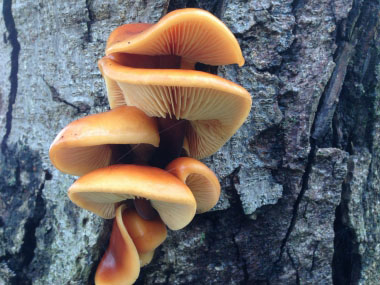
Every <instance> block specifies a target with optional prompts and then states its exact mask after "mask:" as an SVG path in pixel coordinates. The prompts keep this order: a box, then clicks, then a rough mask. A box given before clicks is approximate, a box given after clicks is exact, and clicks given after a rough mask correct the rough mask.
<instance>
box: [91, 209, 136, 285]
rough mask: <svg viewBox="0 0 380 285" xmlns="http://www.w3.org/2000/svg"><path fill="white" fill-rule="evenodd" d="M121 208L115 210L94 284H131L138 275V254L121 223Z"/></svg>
mask: <svg viewBox="0 0 380 285" xmlns="http://www.w3.org/2000/svg"><path fill="white" fill-rule="evenodd" d="M123 210H124V207H119V208H118V209H117V210H116V219H115V221H114V223H113V227H112V233H111V238H110V242H109V246H108V249H107V251H106V252H105V254H104V255H103V257H102V260H101V261H100V263H99V265H98V268H97V270H96V274H95V284H96V285H103V284H107V285H124V284H125V285H126V284H133V283H134V282H135V281H136V279H137V277H138V276H139V273H140V261H139V254H138V252H137V249H136V246H135V245H134V243H133V240H132V239H131V237H130V234H129V233H128V231H127V229H126V227H125V226H124V224H123V219H122V212H123Z"/></svg>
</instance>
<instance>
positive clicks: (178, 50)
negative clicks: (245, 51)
mask: <svg viewBox="0 0 380 285" xmlns="http://www.w3.org/2000/svg"><path fill="white" fill-rule="evenodd" d="M119 52H122V53H130V54H142V55H177V56H181V57H183V58H185V59H186V60H187V61H191V62H201V63H204V64H210V65H225V64H232V63H237V64H239V66H242V65H243V64H244V58H243V55H242V52H241V49H240V46H239V43H238V41H237V40H236V38H235V36H234V35H233V34H232V33H231V31H230V30H229V29H228V28H227V27H226V25H225V24H223V23H222V22H221V21H220V20H219V19H218V18H217V17H215V16H214V15H212V14H211V13H209V12H207V11H205V10H201V9H194V8H187V9H179V10H176V11H173V12H170V13H168V14H167V15H166V16H164V17H163V18H162V19H161V20H160V21H159V22H158V23H157V24H155V25H149V24H126V25H123V26H121V27H119V28H117V29H115V30H114V31H113V32H112V33H111V35H110V37H109V39H108V42H107V47H106V54H107V55H110V54H112V53H119Z"/></svg>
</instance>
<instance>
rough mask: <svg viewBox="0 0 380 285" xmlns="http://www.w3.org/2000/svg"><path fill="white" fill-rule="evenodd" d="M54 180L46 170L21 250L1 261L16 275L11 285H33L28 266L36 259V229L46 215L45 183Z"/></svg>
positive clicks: (27, 222) (18, 172)
mask: <svg viewBox="0 0 380 285" xmlns="http://www.w3.org/2000/svg"><path fill="white" fill-rule="evenodd" d="M51 178H52V176H51V174H50V172H48V171H46V170H45V177H44V180H43V181H42V182H41V184H40V186H39V188H38V189H37V191H36V198H35V206H34V210H33V214H32V215H31V216H30V217H29V218H28V219H27V220H26V222H25V225H24V238H23V242H22V244H21V247H20V250H19V252H18V253H17V254H16V255H12V254H9V253H7V254H6V255H5V256H3V257H2V258H1V259H0V261H5V262H6V263H7V265H8V266H9V268H10V269H11V270H12V271H13V272H15V273H16V275H15V276H13V277H12V278H11V279H10V280H9V282H10V284H11V285H20V284H32V280H31V279H30V277H29V276H28V266H29V265H30V264H31V262H32V260H33V258H34V254H35V253H34V251H35V249H36V247H37V239H36V229H37V228H38V227H39V225H40V223H41V221H42V219H43V218H44V216H45V214H46V205H45V201H44V199H43V197H42V192H43V189H44V188H45V182H46V181H47V180H50V179H51ZM16 181H17V185H20V169H19V167H18V169H16Z"/></svg>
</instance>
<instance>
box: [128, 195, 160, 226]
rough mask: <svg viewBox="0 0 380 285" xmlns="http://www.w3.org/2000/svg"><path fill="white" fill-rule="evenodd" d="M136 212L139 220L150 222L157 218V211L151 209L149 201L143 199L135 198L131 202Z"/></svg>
mask: <svg viewBox="0 0 380 285" xmlns="http://www.w3.org/2000/svg"><path fill="white" fill-rule="evenodd" d="M133 204H134V205H135V209H136V212H137V213H138V214H139V216H140V217H141V218H143V219H144V220H147V221H151V220H153V219H155V218H156V217H157V216H158V213H157V211H156V210H155V209H154V208H153V207H152V205H151V204H150V201H149V200H147V199H144V198H135V199H134V200H133Z"/></svg>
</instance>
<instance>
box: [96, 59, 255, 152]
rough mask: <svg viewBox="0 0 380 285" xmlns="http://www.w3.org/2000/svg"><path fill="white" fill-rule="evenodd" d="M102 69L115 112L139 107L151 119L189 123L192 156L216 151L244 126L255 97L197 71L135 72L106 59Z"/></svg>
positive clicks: (143, 70)
mask: <svg viewBox="0 0 380 285" xmlns="http://www.w3.org/2000/svg"><path fill="white" fill-rule="evenodd" d="M99 67H100V70H101V71H102V73H103V76H104V78H105V79H106V81H108V82H112V84H111V85H110V84H108V86H107V89H108V99H109V102H110V105H111V108H114V107H117V106H120V104H126V105H128V106H136V107H137V108H139V109H141V110H142V111H143V112H144V113H145V114H147V115H148V116H150V117H161V118H176V119H185V120H188V121H189V122H190V124H189V125H190V127H188V128H187V130H186V139H187V142H188V145H189V152H190V153H189V155H190V156H191V157H195V158H198V159H200V158H204V157H206V156H209V155H211V154H213V153H214V152H216V151H217V150H218V149H219V148H220V147H221V146H222V145H223V144H224V143H225V142H226V141H227V140H228V139H229V138H230V137H231V136H232V135H233V134H234V133H235V132H236V131H237V130H238V129H239V128H240V126H241V125H242V124H243V122H244V121H245V119H246V118H247V116H248V114H249V111H250V109H251V104H252V100H251V96H250V94H249V93H248V92H247V90H245V89H244V88H243V87H241V86H239V85H237V84H235V83H233V82H231V81H228V80H226V79H223V78H220V77H218V76H216V75H213V74H209V73H205V72H201V71H195V70H173V69H163V70H157V69H142V68H130V67H126V66H123V65H120V64H119V63H117V62H115V61H113V60H112V59H111V58H108V57H104V58H103V59H101V60H100V61H99Z"/></svg>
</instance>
